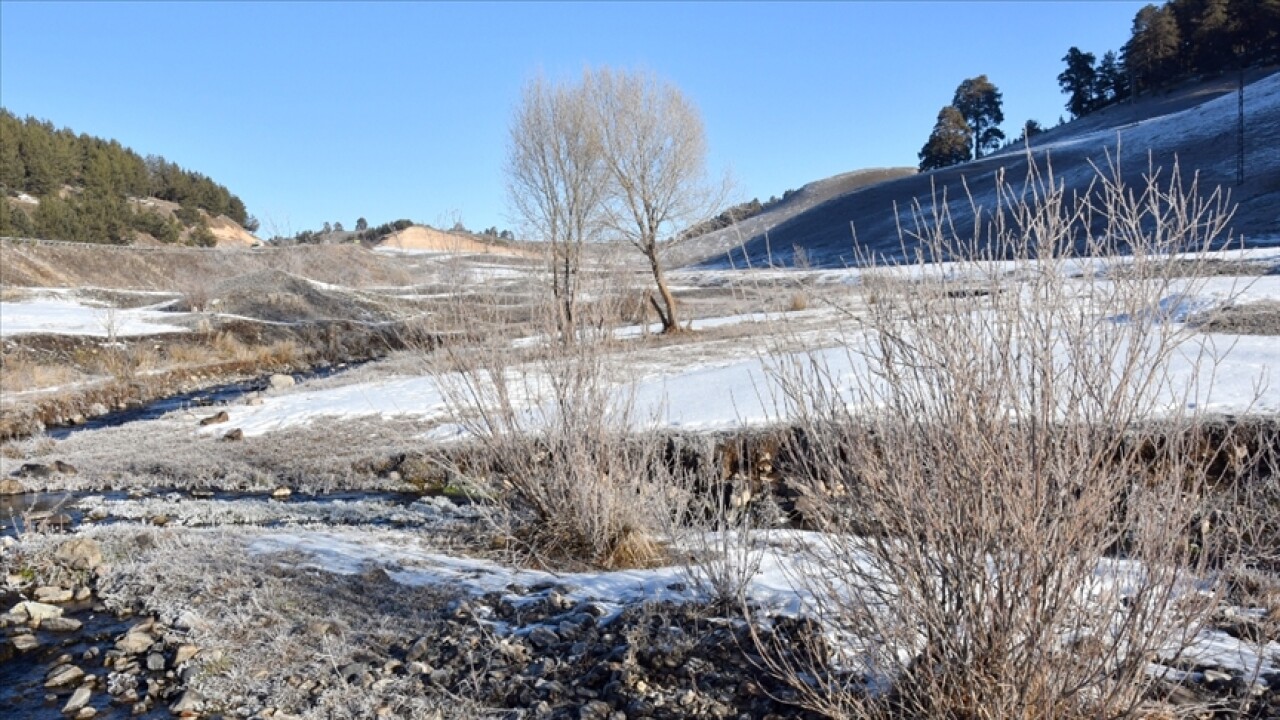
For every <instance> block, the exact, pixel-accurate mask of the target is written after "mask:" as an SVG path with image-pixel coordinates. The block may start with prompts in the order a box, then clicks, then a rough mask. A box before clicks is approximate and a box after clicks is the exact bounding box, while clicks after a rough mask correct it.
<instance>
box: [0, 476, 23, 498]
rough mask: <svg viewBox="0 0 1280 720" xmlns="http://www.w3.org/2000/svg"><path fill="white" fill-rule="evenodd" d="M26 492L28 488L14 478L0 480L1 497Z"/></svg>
mask: <svg viewBox="0 0 1280 720" xmlns="http://www.w3.org/2000/svg"><path fill="white" fill-rule="evenodd" d="M26 491H27V488H26V487H25V486H24V485H23V484H22V483H20V482H18V481H17V480H14V479H13V478H4V479H2V480H0V495H21V494H22V493H24V492H26Z"/></svg>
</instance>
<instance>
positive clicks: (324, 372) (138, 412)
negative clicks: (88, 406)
mask: <svg viewBox="0 0 1280 720" xmlns="http://www.w3.org/2000/svg"><path fill="white" fill-rule="evenodd" d="M360 364H361V363H339V364H337V365H325V366H322V367H317V368H312V369H310V370H307V371H305V372H297V373H290V376H291V377H292V378H293V379H294V381H295V382H299V383H301V382H304V381H306V380H311V379H313V378H326V377H330V376H332V375H337V374H339V373H342V372H346V371H347V370H350V369H352V368H355V367H357V366H359V365H360ZM270 377H271V376H270V375H264V376H261V377H257V378H253V379H251V380H241V381H239V382H233V383H226V384H223V385H214V386H212V387H207V388H203V389H200V390H192V391H191V392H186V393H180V394H178V395H170V396H168V397H165V398H161V399H159V400H155V401H152V402H149V403H146V404H145V405H140V406H138V407H130V408H125V409H124V410H117V411H115V412H110V413H107V414H105V415H99V416H97V417H95V418H92V419H90V420H86V421H85V422H82V423H80V424H78V425H53V426H50V427H48V428H47V429H46V430H45V432H44V434H45V436H47V437H51V438H54V439H57V440H64V439H66V438H67V437H69V436H70V435H73V434H75V433H78V432H83V431H85V430H98V429H101V428H108V427H117V426H119V425H124V424H126V423H131V422H135V421H138V420H155V419H156V418H158V417H161V416H163V415H165V414H167V413H171V412H173V411H175V410H186V409H188V408H192V407H206V406H210V405H225V404H228V403H234V402H236V401H237V400H239V399H240V398H242V397H244V396H245V395H248V394H250V393H255V392H261V391H263V390H266V389H267V388H269V387H270V386H271V383H270Z"/></svg>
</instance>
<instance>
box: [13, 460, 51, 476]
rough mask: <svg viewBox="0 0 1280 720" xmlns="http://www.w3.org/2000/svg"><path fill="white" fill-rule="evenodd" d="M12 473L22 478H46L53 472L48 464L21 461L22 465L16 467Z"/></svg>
mask: <svg viewBox="0 0 1280 720" xmlns="http://www.w3.org/2000/svg"><path fill="white" fill-rule="evenodd" d="M14 474H15V475H17V476H18V477H24V478H47V477H49V476H50V475H51V474H53V471H52V470H50V469H49V466H48V465H42V464H40V463H23V464H22V467H20V468H18V470H17V472H15V473H14Z"/></svg>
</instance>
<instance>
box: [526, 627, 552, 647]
mask: <svg viewBox="0 0 1280 720" xmlns="http://www.w3.org/2000/svg"><path fill="white" fill-rule="evenodd" d="M529 642H530V643H532V644H533V646H534V647H535V648H537V649H539V650H545V649H546V648H548V647H551V646H552V645H555V644H556V643H558V642H560V638H559V637H558V636H557V635H556V633H555V631H554V630H552V629H551V628H549V627H545V626H541V625H540V626H538V627H536V628H534V629H533V630H532V631H530V632H529Z"/></svg>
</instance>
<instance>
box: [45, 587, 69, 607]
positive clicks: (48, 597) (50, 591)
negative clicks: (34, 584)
mask: <svg viewBox="0 0 1280 720" xmlns="http://www.w3.org/2000/svg"><path fill="white" fill-rule="evenodd" d="M73 597H75V593H73V592H71V591H70V590H68V589H66V588H60V587H54V586H52V585H46V586H44V587H38V588H36V600H38V601H39V602H42V603H50V604H57V603H65V602H71V599H72V598H73Z"/></svg>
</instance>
